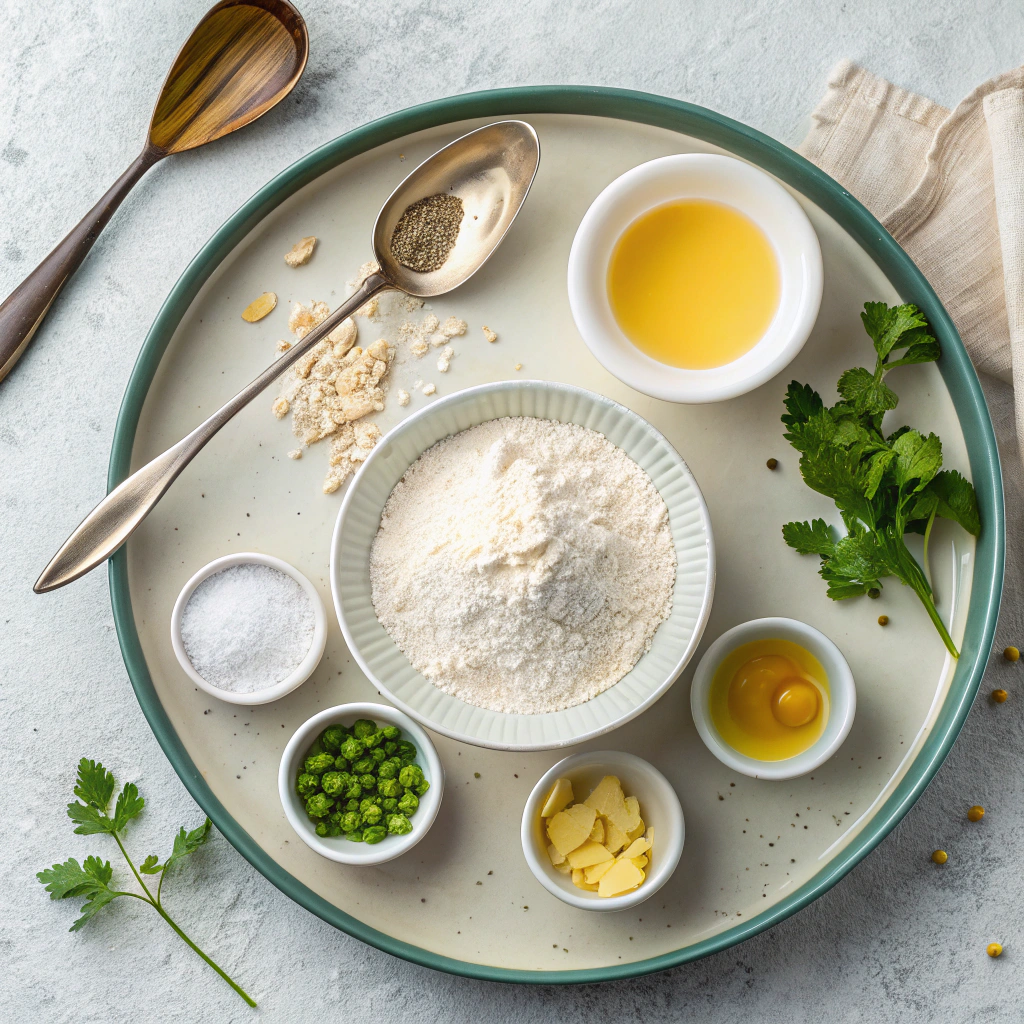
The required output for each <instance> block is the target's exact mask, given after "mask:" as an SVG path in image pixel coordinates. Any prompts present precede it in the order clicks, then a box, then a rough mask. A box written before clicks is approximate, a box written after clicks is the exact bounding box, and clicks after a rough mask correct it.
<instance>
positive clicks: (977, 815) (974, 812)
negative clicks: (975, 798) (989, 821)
mask: <svg viewBox="0 0 1024 1024" xmlns="http://www.w3.org/2000/svg"><path fill="white" fill-rule="evenodd" d="M984 817H985V808H984V807H982V806H981V804H975V805H974V806H973V807H972V808H971V809H970V810H969V811H968V812H967V820H968V821H981V819H982V818H984Z"/></svg>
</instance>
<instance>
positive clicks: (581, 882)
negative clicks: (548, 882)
mask: <svg viewBox="0 0 1024 1024" xmlns="http://www.w3.org/2000/svg"><path fill="white" fill-rule="evenodd" d="M572 884H573V885H575V886H576V888H577V889H586V891H587V892H597V886H596V885H594V884H592V883H590V882H588V881H587V880H586V878H585V877H584V875H583V869H582V868H573V872H572Z"/></svg>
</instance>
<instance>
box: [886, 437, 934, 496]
mask: <svg viewBox="0 0 1024 1024" xmlns="http://www.w3.org/2000/svg"><path fill="white" fill-rule="evenodd" d="M892 450H893V451H894V452H895V453H896V467H895V468H896V474H895V475H896V482H897V483H898V484H899V486H900V488H901V489H902V488H908V487H909V486H910V484H912V483H913V482H914V481H915V480H916V481H917V483H916V485H915V486H914V488H913V490H914V491H920V490H921V489H922V488H923V487H925V486H927V484H928V482H929V481H930V480H931V478H932V477H933V476H935V474H936V473H937V472H938V471H939V469H940V467H941V466H942V442H941V441H940V440H939V439H938V437H937V436H936V435H935V434H929V435H928V436H927V437H922V435H921V434H919V433H918V432H917V431H916V430H908V431H907V432H906V433H905V434H901V435H900V436H899V437H898V438H897V439H896V440H895V441H894V442H893V446H892Z"/></svg>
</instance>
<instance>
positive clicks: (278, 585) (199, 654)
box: [181, 562, 316, 693]
mask: <svg viewBox="0 0 1024 1024" xmlns="http://www.w3.org/2000/svg"><path fill="white" fill-rule="evenodd" d="M315 631H316V614H315V612H314V609H313V603H312V602H311V601H310V599H309V595H308V594H307V593H306V591H305V590H304V589H303V588H302V586H301V585H300V584H299V583H298V581H297V580H294V579H292V577H291V576H289V575H287V574H286V573H283V572H281V571H280V570H279V569H274V568H273V567H271V566H269V565H259V564H256V563H251V562H250V563H244V564H242V565H233V566H230V567H229V568H227V569H222V570H221V571H220V572H218V573H214V574H213V575H212V576H208V577H207V578H206V579H205V580H203V581H202V583H200V584H199V585H198V586H197V587H196V589H195V590H194V591H193V592H192V596H191V597H189V599H188V602H187V604H186V605H185V609H184V611H183V612H182V616H181V640H182V643H183V644H184V647H185V653H186V655H188V660H189V661H190V662H191V663H192V666H193V668H195V670H196V672H198V673H199V675H201V676H202V677H203V679H205V680H206V681H207V682H208V683H209V684H210V685H211V686H216V687H217V688H218V689H221V690H228V691H230V692H232V693H255V692H256V691H258V690H265V689H267V687H270V686H273V685H275V684H276V683H280V682H283V681H284V680H285V679H287V678H288V676H290V675H291V674H292V673H293V672H294V671H295V669H297V668H298V667H299V665H300V664H301V663H302V660H303V659H304V658H305V657H306V654H307V653H308V652H309V649H310V647H312V645H313V635H314V633H315Z"/></svg>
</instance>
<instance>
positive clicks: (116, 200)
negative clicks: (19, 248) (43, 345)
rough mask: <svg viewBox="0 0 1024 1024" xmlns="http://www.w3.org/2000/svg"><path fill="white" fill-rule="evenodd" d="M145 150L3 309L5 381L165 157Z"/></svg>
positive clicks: (0, 357) (0, 370) (0, 374)
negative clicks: (106, 231)
mask: <svg viewBox="0 0 1024 1024" xmlns="http://www.w3.org/2000/svg"><path fill="white" fill-rule="evenodd" d="M163 155H164V154H163V152H162V151H161V150H159V149H156V148H155V147H153V146H146V148H145V149H144V150H143V151H142V152H141V153H140V154H139V155H138V156H137V157H136V158H135V160H134V161H132V163H131V166H129V168H128V169H127V170H126V171H125V172H124V174H122V175H121V177H120V178H118V179H117V181H115V182H114V184H113V185H111V187H110V189H109V190H108V191H107V193H106V194H105V195H104V196H103V198H102V199H101V200H100V201H99V202H98V203H97V204H96V205H95V206H94V207H93V208H92V209H91V210H90V211H89V212H88V213H87V214H86V215H85V216H84V217H83V218H82V220H81V221H80V222H79V224H78V225H77V226H76V227H74V228H72V230H71V231H70V232H69V233H68V235H67V237H66V238H65V239H64V240H63V241H62V242H61V243H60V244H59V245H58V246H57V247H56V248H55V249H54V250H53V252H51V253H50V255H49V256H47V257H46V259H44V260H43V262H42V263H40V264H39V266H38V267H36V269H35V270H33V271H32V273H31V274H29V275H28V277H26V278H25V280H24V281H22V282H21V284H20V285H18V287H17V288H15V289H14V291H13V292H11V294H10V295H8V296H7V298H6V299H4V301H3V304H2V305H0V380H3V379H4V377H6V376H7V374H8V373H10V372H11V369H12V368H13V366H14V364H15V363H16V362H17V361H18V357H19V356H20V355H21V353H22V352H24V351H25V348H26V347H27V345H28V343H29V342H30V341H31V340H32V335H33V334H35V333H36V329H37V328H38V327H39V325H40V324H41V323H42V322H43V317H45V316H46V314H47V312H48V311H49V309H50V306H51V305H52V304H53V300H54V299H55V298H57V295H58V293H59V292H60V290H61V288H63V287H64V283H65V282H66V281H67V279H68V278H69V277H70V276H71V275H72V274H73V273H74V272H75V271H76V270H77V269H78V268H79V266H80V265H81V262H82V260H84V259H85V257H86V255H87V254H88V252H89V250H90V249H91V248H92V244H93V242H95V241H96V239H97V238H98V237H99V233H100V232H101V231H102V230H103V228H104V227H106V224H107V221H108V220H110V218H111V217H112V216H113V215H114V211H115V210H116V209H117V208H118V206H120V205H121V200H123V199H124V197H125V196H126V195H128V193H129V192H130V191H131V190H132V186H134V185H135V183H136V182H137V181H138V180H139V178H141V177H142V176H143V174H145V173H146V171H148V170H149V169H150V167H152V166H153V164H155V163H156V162H157V160H159V159H160V158H161V157H162V156H163Z"/></svg>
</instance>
